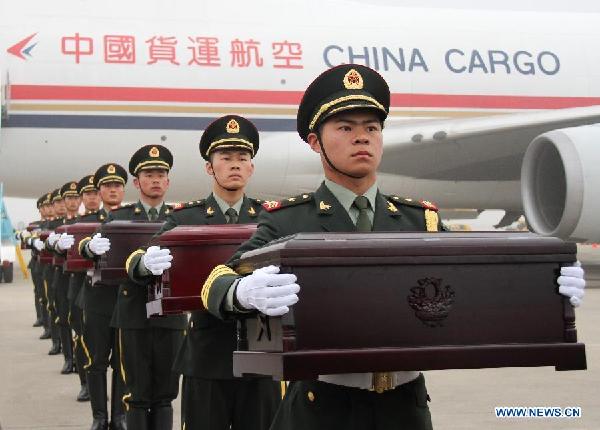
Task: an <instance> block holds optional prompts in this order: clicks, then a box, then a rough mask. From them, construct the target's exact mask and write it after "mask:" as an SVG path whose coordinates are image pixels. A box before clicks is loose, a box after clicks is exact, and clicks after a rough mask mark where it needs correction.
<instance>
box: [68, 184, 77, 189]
mask: <svg viewBox="0 0 600 430" xmlns="http://www.w3.org/2000/svg"><path fill="white" fill-rule="evenodd" d="M69 188H70V189H72V190H76V189H77V184H76V183H75V182H71V185H69Z"/></svg>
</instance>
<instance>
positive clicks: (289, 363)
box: [233, 233, 586, 380]
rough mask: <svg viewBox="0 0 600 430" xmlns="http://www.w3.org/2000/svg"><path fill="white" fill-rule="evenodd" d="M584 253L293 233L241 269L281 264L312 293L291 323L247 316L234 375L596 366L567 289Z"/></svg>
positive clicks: (483, 237) (550, 244)
mask: <svg viewBox="0 0 600 430" xmlns="http://www.w3.org/2000/svg"><path fill="white" fill-rule="evenodd" d="M576 251H577V248H576V246H575V244H573V243H567V242H563V241H561V240H559V239H556V238H548V237H539V236H536V235H534V234H530V233H370V234H359V233H356V234H341V233H339V234H336V233H327V234H323V233H311V234H308V233H306V234H297V235H294V236H291V237H290V238H287V239H286V240H281V241H278V242H277V243H274V244H272V245H270V246H266V247H264V248H262V249H259V250H255V251H251V252H248V253H246V254H244V255H243V257H242V260H241V261H242V262H241V264H240V267H239V269H238V270H239V271H242V272H249V271H251V270H253V269H254V268H257V267H262V266H266V265H269V264H276V265H280V266H281V267H282V271H283V272H292V273H295V274H296V275H297V277H298V283H299V285H300V286H301V291H300V293H299V298H300V301H299V302H298V303H297V304H296V305H294V306H293V307H292V308H291V311H290V312H289V313H288V314H286V315H284V316H283V317H279V318H267V317H264V316H261V317H256V318H252V319H250V320H248V322H247V341H248V345H249V348H248V351H238V352H235V353H234V362H233V368H234V374H236V375H241V374H252V373H256V374H265V375H272V376H273V377H274V378H277V379H285V380H298V379H314V378H317V375H321V374H335V373H355V372H373V371H380V372H385V371H395V370H430V369H455V368H486V367H512V366H521V367H530V366H555V368H556V369H557V370H571V369H585V368H586V358H585V345H584V344H583V343H577V333H576V329H575V314H574V311H573V308H572V307H571V305H570V303H569V301H568V299H567V298H565V297H563V296H561V295H560V294H558V286H557V284H556V278H557V275H558V273H559V268H560V265H561V264H562V263H570V262H573V261H575V260H576ZM242 344H243V343H242Z"/></svg>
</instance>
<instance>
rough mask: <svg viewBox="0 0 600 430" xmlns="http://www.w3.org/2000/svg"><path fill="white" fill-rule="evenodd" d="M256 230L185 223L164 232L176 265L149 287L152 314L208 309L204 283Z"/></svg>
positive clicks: (163, 240) (163, 238)
mask: <svg viewBox="0 0 600 430" xmlns="http://www.w3.org/2000/svg"><path fill="white" fill-rule="evenodd" d="M255 231H256V225H255V224H227V225H204V226H181V227H176V228H174V229H173V230H169V231H167V232H165V233H163V234H162V235H161V236H160V238H159V243H160V246H161V247H165V248H169V249H170V250H171V254H172V255H173V262H172V266H171V268H170V269H169V270H166V271H165V272H164V273H163V275H162V277H160V278H157V281H156V282H155V283H154V284H153V285H151V286H150V287H149V289H148V304H147V306H146V309H147V313H148V316H150V315H165V314H174V313H182V312H189V311H195V310H201V309H204V306H203V305H202V300H201V298H200V292H201V290H202V285H203V284H204V281H205V280H206V278H207V276H208V275H209V274H210V272H211V271H212V269H214V268H215V267H216V266H218V265H219V264H223V263H225V262H226V261H227V260H229V258H230V257H231V256H232V255H233V254H234V253H235V251H236V250H237V249H238V248H239V246H240V245H241V244H242V243H244V242H245V241H246V240H248V239H249V238H250V236H252V234H253V233H254V232H255Z"/></svg>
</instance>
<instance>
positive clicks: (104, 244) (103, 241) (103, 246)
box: [88, 233, 110, 255]
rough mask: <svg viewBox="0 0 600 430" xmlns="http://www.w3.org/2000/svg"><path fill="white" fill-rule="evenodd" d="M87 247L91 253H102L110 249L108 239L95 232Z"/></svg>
mask: <svg viewBox="0 0 600 430" xmlns="http://www.w3.org/2000/svg"><path fill="white" fill-rule="evenodd" d="M88 249H89V250H90V252H91V253H92V254H95V255H102V254H104V253H105V252H106V251H108V250H109V249H110V240H109V239H108V238H106V237H102V236H101V235H100V233H96V234H95V235H94V237H92V240H90V241H89V242H88Z"/></svg>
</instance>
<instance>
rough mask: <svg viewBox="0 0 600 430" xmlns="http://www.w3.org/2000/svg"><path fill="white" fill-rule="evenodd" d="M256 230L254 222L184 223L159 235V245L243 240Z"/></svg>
mask: <svg viewBox="0 0 600 430" xmlns="http://www.w3.org/2000/svg"><path fill="white" fill-rule="evenodd" d="M255 231H256V224H223V225H186V226H180V227H175V228H174V229H172V230H169V231H167V232H164V233H163V234H161V235H160V238H159V242H160V245H161V246H190V245H200V244H202V245H210V244H231V243H241V242H245V241H246V240H248V239H249V238H250V236H252V234H253V233H254V232H255Z"/></svg>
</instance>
